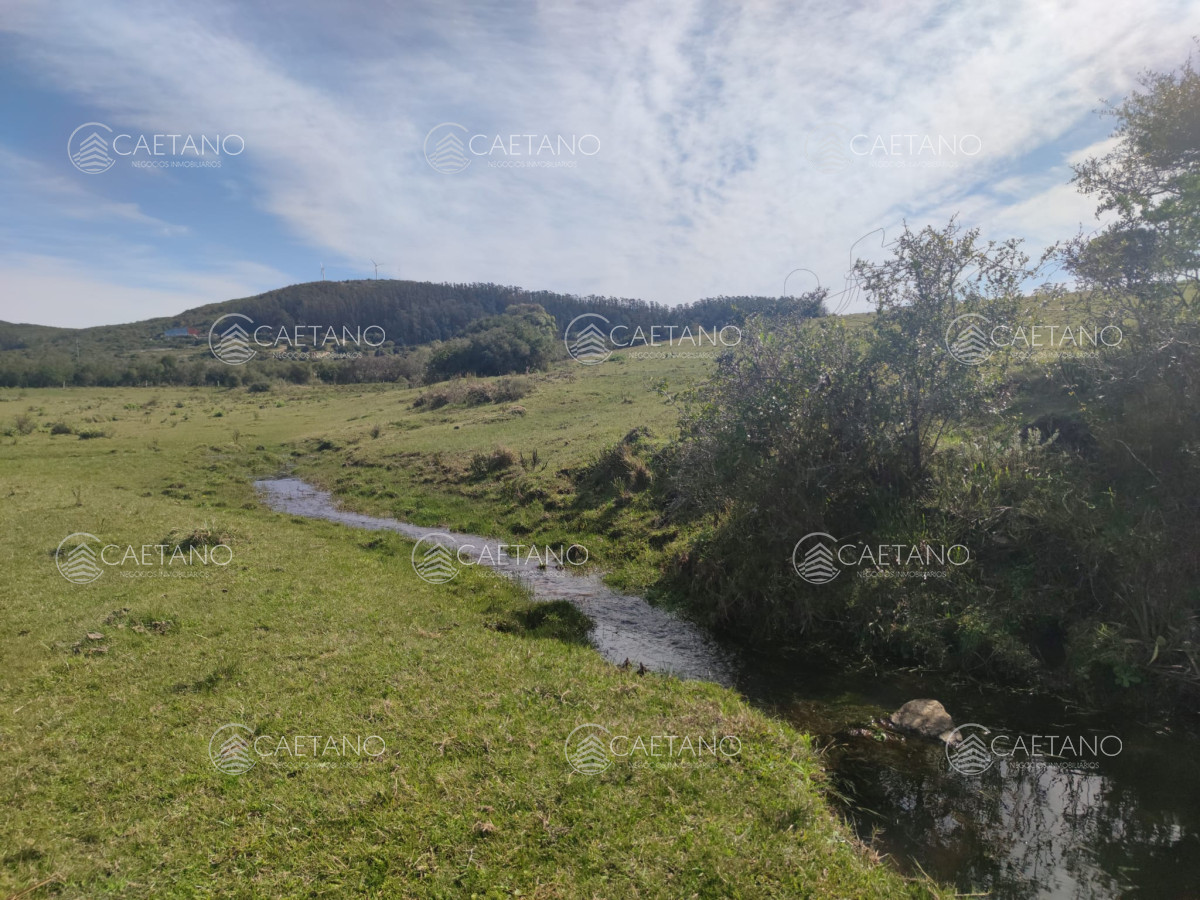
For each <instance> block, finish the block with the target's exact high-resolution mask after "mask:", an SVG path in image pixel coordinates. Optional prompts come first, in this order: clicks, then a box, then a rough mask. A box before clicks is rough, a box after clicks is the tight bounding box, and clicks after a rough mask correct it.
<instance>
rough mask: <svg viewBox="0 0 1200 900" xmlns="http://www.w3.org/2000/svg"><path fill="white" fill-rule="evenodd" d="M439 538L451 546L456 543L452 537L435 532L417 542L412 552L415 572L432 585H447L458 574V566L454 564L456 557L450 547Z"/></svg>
mask: <svg viewBox="0 0 1200 900" xmlns="http://www.w3.org/2000/svg"><path fill="white" fill-rule="evenodd" d="M438 538H442V539H443V540H444V541H446V542H447V543H449V544H451V545H453V543H454V539H453V538H452V537H450V535H448V534H442V533H441V532H435V533H434V534H427V535H425V536H424V537H423V538H421V539H420V540H419V541H417V542H416V544H414V545H413V550H412V567H413V571H414V572H416V573H417V577H418V578H420V579H421V580H422V581H427V582H429V583H430V584H445V583H446V582H447V581H452V580H453V579H454V577H455V576H456V575H457V574H458V566H456V565H455V564H454V555H453V554H452V553H451V552H450V547H448V546H446V543H442V542H440V541H438V540H437V539H438ZM422 545H424V546H422Z"/></svg>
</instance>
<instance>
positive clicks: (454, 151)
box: [424, 122, 471, 175]
mask: <svg viewBox="0 0 1200 900" xmlns="http://www.w3.org/2000/svg"><path fill="white" fill-rule="evenodd" d="M466 133H467V129H466V128H465V127H463V126H462V125H459V124H458V123H457V122H443V123H442V124H441V125H435V126H434V127H433V128H431V129H429V134H427V135H425V148H424V149H425V161H426V162H427V163H429V165H431V166H432V167H433V169H434V171H435V172H441V173H442V174H443V175H456V174H458V173H459V172H461V171H462V170H463V169H465V168H466V167H467V166H469V165H470V164H471V158H470V157H469V156H467V151H466V145H465V144H463V139H462V137H461V135H465V134H466Z"/></svg>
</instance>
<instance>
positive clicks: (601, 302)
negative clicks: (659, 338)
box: [0, 279, 820, 352]
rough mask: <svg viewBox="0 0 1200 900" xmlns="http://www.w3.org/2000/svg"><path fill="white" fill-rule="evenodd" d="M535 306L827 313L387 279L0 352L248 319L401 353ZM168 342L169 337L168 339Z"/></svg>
mask: <svg viewBox="0 0 1200 900" xmlns="http://www.w3.org/2000/svg"><path fill="white" fill-rule="evenodd" d="M519 303H537V304H539V305H541V306H542V307H543V308H544V309H545V310H546V311H547V312H548V313H550V314H551V315H553V316H554V318H555V320H556V321H557V323H558V327H559V330H560V332H561V331H562V330H563V329H564V328H565V327H566V326H567V324H568V323H569V322H570V321H571V319H573V318H575V316H578V315H580V314H582V313H586V312H594V313H600V314H601V315H603V316H605V317H607V318H608V319H609V320H610V321H611V322H612V323H613V324H621V325H628V326H631V327H632V326H636V325H640V326H643V327H649V326H650V325H678V326H683V325H692V326H696V325H703V326H704V327H708V328H711V327H714V326H722V325H726V324H734V325H738V324H741V323H742V322H743V321H744V320H745V318H746V317H747V316H748V315H751V314H753V313H759V312H761V313H765V314H767V315H789V316H799V317H808V316H813V315H818V314H820V309H819V306H818V305H817V304H816V303H815V301H812V300H808V299H795V298H776V297H715V298H710V299H705V300H699V301H697V302H695V303H690V304H684V305H681V306H676V307H667V306H664V305H662V304H658V303H648V302H646V301H643V300H631V299H624V298H616V297H597V296H588V297H579V296H574V295H570V294H557V293H553V292H551V291H526V290H523V289H521V288H517V287H511V286H504V285H497V284H434V283H430V282H422V281H399V280H390V279H381V280H359V281H313V282H308V283H305V284H294V285H290V286H288V287H284V288H279V289H277V290H274V291H268V292H267V293H265V294H259V295H258V296H255V297H247V298H244V299H240V300H227V301H223V302H220V303H212V304H209V305H207V306H201V307H197V308H195V309H191V310H188V311H186V312H183V313H180V314H178V315H175V316H169V317H163V318H157V319H147V320H144V321H141V322H134V323H130V324H125V325H103V326H97V327H94V328H82V329H70V328H66V329H59V328H55V329H51V328H46V327H43V326H34V325H12V324H8V323H0V337H2V338H3V340H2V342H0V351H3V350H29V349H35V348H42V349H51V348H54V347H58V349H61V350H64V351H70V352H77V351H78V349H79V347H81V346H82V347H84V349H99V348H100V347H107V348H108V349H112V350H116V349H118V348H119V349H120V350H124V351H132V350H144V349H151V348H154V347H160V346H164V338H163V334H164V332H166V331H167V330H168V329H178V328H192V329H196V330H197V331H198V332H199V333H200V334H201V335H206V334H207V333H208V329H209V327H210V326H211V325H212V323H213V322H214V321H215V320H216V319H218V318H219V317H221V316H223V315H225V314H226V313H234V312H236V313H241V314H243V315H247V316H250V317H251V318H252V319H253V320H254V321H256V322H259V323H270V324H272V325H277V326H287V327H290V326H293V325H332V326H335V327H338V328H340V327H341V326H343V325H349V326H351V327H353V326H356V325H358V326H362V327H366V326H368V325H377V326H379V327H380V328H382V329H383V330H384V331H385V332H386V333H387V339H388V341H390V342H393V343H394V344H395V345H396V346H415V345H419V344H426V343H429V342H431V341H444V340H447V339H449V338H452V337H454V336H455V335H457V334H459V333H461V332H462V331H463V329H465V328H466V327H467V326H468V325H470V324H471V323H472V322H474V321H476V320H478V319H481V318H484V317H485V316H491V315H498V314H501V313H503V312H504V311H505V309H507V308H508V307H509V306H511V305H513V304H519ZM168 341H169V339H168Z"/></svg>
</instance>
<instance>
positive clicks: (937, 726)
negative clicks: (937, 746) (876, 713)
mask: <svg viewBox="0 0 1200 900" xmlns="http://www.w3.org/2000/svg"><path fill="white" fill-rule="evenodd" d="M887 722H888V724H889V725H891V726H892V727H893V728H895V729H896V730H897V731H908V732H911V733H912V734H919V735H922V736H924V737H928V738H941V739H942V740H946V739H947V738H948V737H949V735H950V732H951V731H953V729H954V720H953V719H951V718H950V713H948V712H946V707H944V706H942V704H940V703H938V702H937V701H936V700H909V701H908V702H907V703H905V704H904V705H903V706H902V707H900V708H899V709H898V710H896V711H895V712H894V713H892V714H891V716H889V717H888V720H887Z"/></svg>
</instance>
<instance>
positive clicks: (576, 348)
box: [563, 313, 613, 366]
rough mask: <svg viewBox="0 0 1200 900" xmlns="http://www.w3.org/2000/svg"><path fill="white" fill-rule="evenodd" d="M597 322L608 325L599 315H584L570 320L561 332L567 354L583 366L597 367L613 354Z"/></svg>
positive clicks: (606, 320)
mask: <svg viewBox="0 0 1200 900" xmlns="http://www.w3.org/2000/svg"><path fill="white" fill-rule="evenodd" d="M597 322H603V323H604V324H605V325H608V319H606V318H605V317H604V316H602V315H600V314H599V313H584V314H583V315H581V316H576V317H575V318H574V319H572V320H571V322H570V324H568V325H567V330H566V331H564V332H563V344H564V345H565V346H566V348H567V353H568V354H569V355H570V357H571V359H573V360H575V361H576V362H580V363H583V365H585V366H597V365H599V364H600V363H602V362H604V361H605V360H606V359H608V358H609V357H610V356H612V354H613V348H612V347H610V346H609V341H608V337H607V335H606V334H605V332H604V331H602V330H601V328H600V326H599V324H597Z"/></svg>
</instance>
